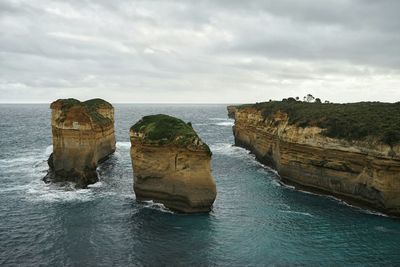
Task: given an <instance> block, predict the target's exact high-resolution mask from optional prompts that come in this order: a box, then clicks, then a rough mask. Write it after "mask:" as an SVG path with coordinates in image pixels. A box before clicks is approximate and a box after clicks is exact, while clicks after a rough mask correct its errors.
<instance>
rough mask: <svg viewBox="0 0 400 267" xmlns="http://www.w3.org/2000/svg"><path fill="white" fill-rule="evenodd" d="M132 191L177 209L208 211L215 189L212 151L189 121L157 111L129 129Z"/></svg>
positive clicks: (142, 198)
mask: <svg viewBox="0 0 400 267" xmlns="http://www.w3.org/2000/svg"><path fill="white" fill-rule="evenodd" d="M130 139H131V158H132V166H133V170H134V191H135V194H136V199H138V200H153V201H155V202H159V203H162V204H164V205H165V206H166V207H167V208H170V209H172V210H176V211H179V212H186V213H194V212H208V211H210V210H211V206H212V204H213V203H214V200H215V197H216V194H217V191H216V185H215V181H214V178H213V177H212V175H211V151H210V148H209V147H208V146H207V145H206V144H205V143H204V142H202V141H201V139H200V138H199V136H198V135H197V133H196V132H195V131H194V130H193V128H192V126H191V124H190V123H185V122H184V121H182V120H180V119H177V118H174V117H171V116H167V115H163V114H159V115H151V116H145V117H143V118H142V119H141V120H140V121H139V122H137V123H136V124H135V125H133V126H132V127H131V129H130Z"/></svg>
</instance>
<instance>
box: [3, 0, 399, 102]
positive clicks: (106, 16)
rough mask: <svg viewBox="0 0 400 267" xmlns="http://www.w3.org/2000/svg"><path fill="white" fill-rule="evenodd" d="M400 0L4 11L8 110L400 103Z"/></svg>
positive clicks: (8, 3)
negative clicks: (89, 104)
mask: <svg viewBox="0 0 400 267" xmlns="http://www.w3.org/2000/svg"><path fill="white" fill-rule="evenodd" d="M399 12H400V1H398V0H381V1H377V0H324V1H321V0H302V1H300V0H291V1H290V0H280V1H272V0H271V1H268V0H260V1H257V0H254V1H243V0H221V1H217V0H214V1H212V0H209V1H207V0H204V1H201V0H193V1H189V0H185V1H183V0H182V1H167V0H152V1H149V0H145V1H118V0H113V1H109V0H103V1H94V0H93V1H90V0H76V1H54V0H47V1H44V0H43V1H41V0H38V1H36V0H35V1H33V0H26V1H17V0H15V1H14V0H1V1H0V29H1V30H0V102H49V101H52V100H54V99H57V98H65V97H75V98H79V99H83V100H85V99H89V98H93V97H101V98H104V99H107V100H109V101H111V102H135V103H166V102H167V103H244V102H256V101H265V100H269V99H281V98H283V97H288V96H300V97H302V96H304V95H305V94H307V93H312V94H314V95H315V96H317V97H320V98H322V99H323V100H325V99H328V100H331V101H335V102H354V101H364V100H379V101H389V102H395V101H400V19H399Z"/></svg>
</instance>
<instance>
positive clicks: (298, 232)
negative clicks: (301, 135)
mask: <svg viewBox="0 0 400 267" xmlns="http://www.w3.org/2000/svg"><path fill="white" fill-rule="evenodd" d="M157 113H165V114H169V115H173V116H176V117H179V118H181V119H183V120H185V121H191V122H192V124H193V127H194V128H195V130H196V131H197V132H198V134H199V135H200V137H201V138H202V139H203V140H204V141H205V142H206V143H208V144H209V145H210V148H211V150H212V152H213V159H212V170H213V175H214V177H215V180H216V183H217V190H218V195H217V199H216V201H215V203H214V208H213V211H212V212H211V213H209V214H199V215H184V214H177V213H173V212H171V211H169V210H167V209H165V208H164V207H163V206H162V205H159V204H156V203H152V202H145V203H140V202H137V201H136V200H135V195H134V192H133V173H132V166H131V161H130V155H129V149H130V143H129V127H130V126H131V125H133V124H134V123H135V122H136V121H138V120H139V119H140V118H141V117H142V116H144V115H149V114H157ZM115 116H116V122H115V129H116V135H117V151H116V153H115V154H114V155H113V156H112V157H111V158H110V159H109V160H107V161H106V162H104V163H103V164H101V165H100V166H99V169H98V172H99V176H100V181H99V182H98V183H96V184H94V185H91V186H90V188H88V189H79V190H76V189H74V186H73V184H58V185H57V184H50V185H49V184H44V183H43V182H42V180H41V179H42V178H43V177H44V176H45V174H46V171H47V162H46V160H47V158H48V156H49V155H50V153H51V151H52V146H51V143H52V141H51V127H50V109H49V105H47V104H31V105H14V104H3V105H0V265H1V266H266V265H267V266H269V265H271V266H294V265H295V266H400V219H395V218H390V217H385V216H383V215H381V214H376V213H372V212H369V211H366V210H362V209H359V208H355V207H352V206H349V205H347V204H346V203H344V202H340V201H338V200H336V199H334V198H331V197H326V196H317V195H314V194H310V193H306V192H299V191H296V190H294V189H293V188H291V187H288V186H283V185H281V184H280V183H279V182H278V180H279V177H278V176H277V174H276V173H275V172H274V171H272V170H271V169H268V168H266V167H264V166H262V165H261V164H259V163H258V162H257V161H255V159H254V156H253V155H251V154H249V153H248V151H246V150H244V149H242V148H238V147H235V146H233V145H232V144H233V135H232V125H233V120H230V119H228V118H227V111H226V105H161V104H160V105H149V104H116V105H115Z"/></svg>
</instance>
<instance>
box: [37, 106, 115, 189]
mask: <svg viewBox="0 0 400 267" xmlns="http://www.w3.org/2000/svg"><path fill="white" fill-rule="evenodd" d="M50 108H51V110H52V112H51V126H52V134H53V153H52V154H51V156H50V158H49V160H48V163H49V167H50V170H49V172H48V174H47V176H46V177H45V179H44V180H45V181H46V182H48V181H72V182H75V183H76V184H77V186H78V187H85V186H87V185H88V184H92V183H95V182H97V181H98V177H97V173H96V167H97V165H98V163H99V162H101V161H103V160H105V159H106V158H107V157H108V156H109V155H110V154H112V153H113V152H114V151H115V144H116V143H115V134H114V108H113V106H112V105H111V104H110V103H108V102H106V101H104V100H102V99H92V100H88V101H85V102H80V101H78V100H76V99H59V100H57V101H55V102H53V103H52V104H51V105H50Z"/></svg>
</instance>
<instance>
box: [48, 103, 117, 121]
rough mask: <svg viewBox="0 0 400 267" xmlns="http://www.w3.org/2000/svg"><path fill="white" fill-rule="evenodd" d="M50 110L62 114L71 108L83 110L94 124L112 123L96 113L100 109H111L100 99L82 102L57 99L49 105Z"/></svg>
mask: <svg viewBox="0 0 400 267" xmlns="http://www.w3.org/2000/svg"><path fill="white" fill-rule="evenodd" d="M50 108H51V109H61V111H62V112H63V113H66V112H68V110H69V109H71V108H83V109H84V110H85V111H86V112H87V114H89V116H90V117H91V118H92V120H93V121H94V122H96V123H98V124H100V125H107V124H110V123H112V120H111V119H109V118H107V117H104V116H103V115H102V114H101V113H99V112H98V111H97V110H98V109H100V108H104V109H112V108H113V106H112V105H111V104H110V103H109V102H107V101H105V100H103V99H100V98H94V99H90V100H87V101H84V102H81V101H79V100H77V99H75V98H66V99H58V100H56V101H54V102H53V103H51V105H50ZM62 117H64V116H62Z"/></svg>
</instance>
